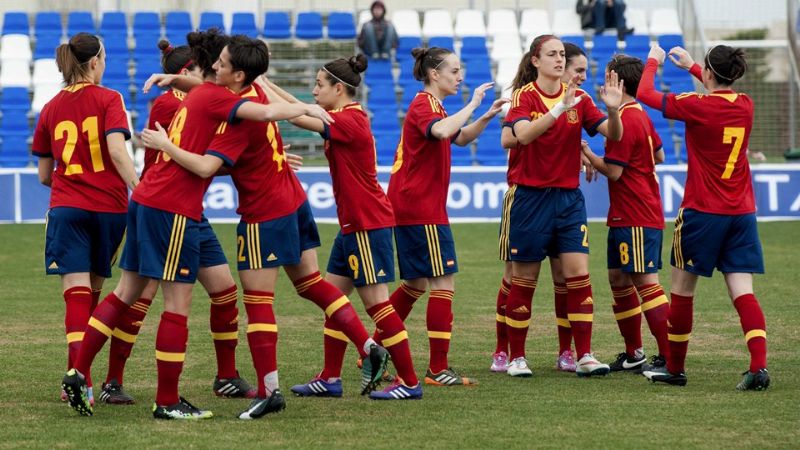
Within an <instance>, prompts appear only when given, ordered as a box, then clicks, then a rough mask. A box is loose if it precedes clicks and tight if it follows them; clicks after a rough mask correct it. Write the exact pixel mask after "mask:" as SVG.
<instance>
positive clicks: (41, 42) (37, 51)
mask: <svg viewBox="0 0 800 450" xmlns="http://www.w3.org/2000/svg"><path fill="white" fill-rule="evenodd" d="M59 45H61V35H56V34H43V35H41V36H39V37H37V38H36V45H34V49H33V59H43V58H55V57H56V48H57V47H58V46H59Z"/></svg>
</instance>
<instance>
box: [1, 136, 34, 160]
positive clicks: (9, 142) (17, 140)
mask: <svg viewBox="0 0 800 450" xmlns="http://www.w3.org/2000/svg"><path fill="white" fill-rule="evenodd" d="M30 159H31V152H30V150H29V149H28V138H27V136H8V137H4V138H2V147H0V167H27V166H28V164H29V163H30Z"/></svg>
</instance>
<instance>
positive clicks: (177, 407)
mask: <svg viewBox="0 0 800 450" xmlns="http://www.w3.org/2000/svg"><path fill="white" fill-rule="evenodd" d="M212 417H214V414H213V413H212V412H211V411H204V410H202V409H200V408H197V407H196V406H194V405H192V404H191V403H189V402H188V401H187V400H186V399H185V398H183V397H180V400H179V401H178V403H175V404H174V405H169V406H158V405H156V404H153V418H154V419H162V420H201V419H210V418H212Z"/></svg>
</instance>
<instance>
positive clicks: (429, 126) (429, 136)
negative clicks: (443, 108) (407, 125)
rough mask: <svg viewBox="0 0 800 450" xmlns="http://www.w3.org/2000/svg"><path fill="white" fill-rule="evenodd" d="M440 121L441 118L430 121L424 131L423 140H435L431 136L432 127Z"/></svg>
mask: <svg viewBox="0 0 800 450" xmlns="http://www.w3.org/2000/svg"><path fill="white" fill-rule="evenodd" d="M440 120H442V119H441V118H437V119H433V120H431V123H429V124H428V128H426V129H425V139H428V140H429V141H433V140H436V138H435V137H433V134H432V133H433V126H434V125H436V122H438V121H440Z"/></svg>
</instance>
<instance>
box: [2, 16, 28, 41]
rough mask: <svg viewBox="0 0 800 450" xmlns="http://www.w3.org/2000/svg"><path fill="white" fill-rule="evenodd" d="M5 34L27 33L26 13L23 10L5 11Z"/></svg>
mask: <svg viewBox="0 0 800 450" xmlns="http://www.w3.org/2000/svg"><path fill="white" fill-rule="evenodd" d="M6 34H24V35H25V36H27V35H29V34H30V25H29V24H28V13H26V12H24V11H7V12H6V13H5V14H3V35H6Z"/></svg>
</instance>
